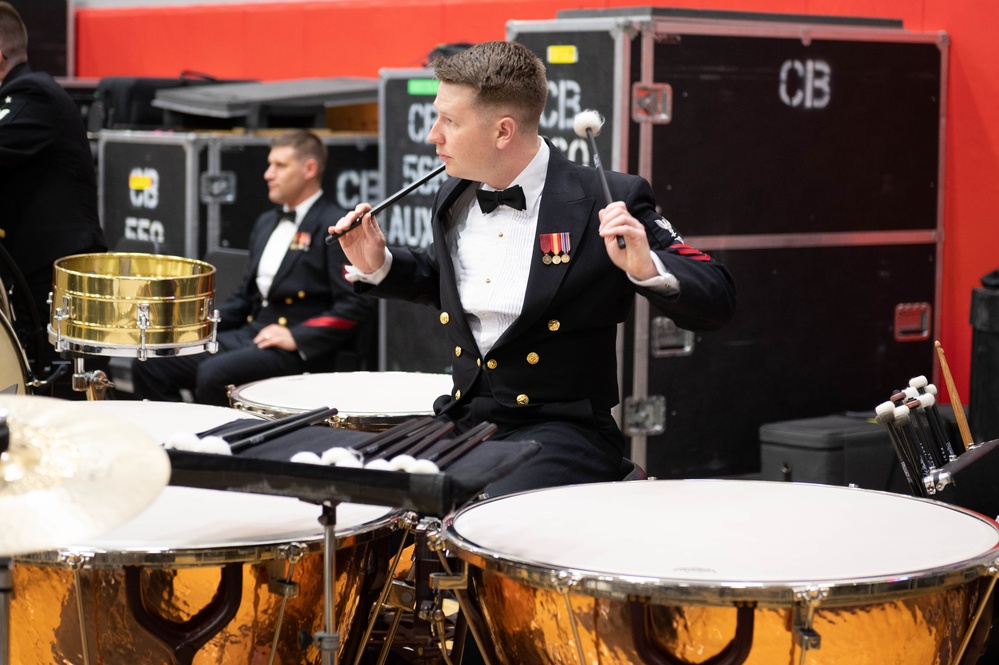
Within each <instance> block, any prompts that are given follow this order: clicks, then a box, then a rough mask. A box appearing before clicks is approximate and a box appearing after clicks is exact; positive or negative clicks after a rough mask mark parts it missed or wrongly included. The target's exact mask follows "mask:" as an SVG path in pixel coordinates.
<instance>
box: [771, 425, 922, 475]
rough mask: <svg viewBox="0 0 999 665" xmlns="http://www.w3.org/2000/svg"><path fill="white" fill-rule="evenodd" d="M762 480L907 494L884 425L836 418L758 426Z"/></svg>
mask: <svg viewBox="0 0 999 665" xmlns="http://www.w3.org/2000/svg"><path fill="white" fill-rule="evenodd" d="M760 479H761V480H783V481H789V482H804V483H822V484H826V485H856V486H858V487H863V488H864V489H870V490H885V491H891V492H898V493H900V494H909V488H908V486H907V484H906V481H905V476H904V475H903V473H902V470H901V467H899V465H898V461H897V460H896V458H895V451H894V450H893V449H892V445H891V439H890V438H889V435H888V431H887V430H886V429H885V427H884V425H879V424H877V423H875V422H872V421H871V420H870V419H869V418H867V417H865V416H859V415H847V414H835V415H828V416H820V417H817V418H801V419H798V420H786V421H783V422H775V423H766V424H764V425H762V426H761V427H760Z"/></svg>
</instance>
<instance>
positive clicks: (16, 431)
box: [0, 395, 170, 556]
mask: <svg viewBox="0 0 999 665" xmlns="http://www.w3.org/2000/svg"><path fill="white" fill-rule="evenodd" d="M4 413H5V414H6V426H7V428H8V429H9V437H8V446H7V449H6V451H3V452H2V453H0V556H14V555H16V554H27V553H30V552H40V551H44V550H49V549H55V548H58V547H60V546H65V545H69V544H70V543H74V542H80V541H81V540H83V539H85V538H90V537H93V536H97V535H100V534H102V533H104V532H105V531H108V530H110V529H112V528H114V527H116V526H118V525H119V524H122V523H124V522H126V521H128V520H129V519H130V518H132V517H134V516H135V515H137V514H138V513H139V512H141V511H142V510H144V509H145V508H146V507H147V506H148V505H149V504H151V503H152V501H153V499H155V498H156V496H157V495H158V494H159V493H160V491H161V490H162V489H163V488H164V487H166V485H167V483H168V482H169V480H170V459H169V457H168V456H167V453H166V451H165V450H164V449H163V448H162V446H160V445H159V443H158V442H156V441H155V440H154V439H153V438H152V437H151V436H150V435H149V434H147V433H146V432H144V431H143V430H141V429H139V428H138V427H137V426H136V425H133V424H131V423H129V422H127V421H125V420H121V419H119V418H115V417H113V416H111V415H107V414H101V413H97V412H95V411H94V410H93V409H86V408H85V407H84V406H83V405H82V404H81V403H76V402H72V401H66V400H61V399H55V398H52V397H41V396H33V395H21V396H13V395H0V415H3V414H4ZM2 429H3V428H2V426H0V431H2ZM0 445H2V442H0Z"/></svg>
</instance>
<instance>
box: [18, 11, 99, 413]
mask: <svg viewBox="0 0 999 665" xmlns="http://www.w3.org/2000/svg"><path fill="white" fill-rule="evenodd" d="M0 81H2V82H0V247H2V248H3V249H4V250H5V254H6V255H9V261H0V279H2V280H3V284H4V287H5V288H7V289H13V294H12V297H11V298H10V302H11V308H12V313H13V316H14V319H15V320H14V321H13V322H12V325H13V327H14V329H15V331H16V332H17V335H18V338H19V340H20V342H21V344H22V345H23V346H24V348H25V350H26V352H27V356H28V360H29V362H30V364H31V365H32V369H33V373H34V374H35V375H36V376H37V377H39V378H46V377H48V376H49V375H50V374H51V372H52V366H53V363H54V362H55V361H56V359H57V355H56V353H55V349H54V348H53V347H52V345H51V344H49V343H48V340H47V337H46V335H45V326H46V323H47V320H48V317H49V306H48V302H47V301H48V295H49V292H50V291H51V290H52V264H53V262H54V261H56V260H57V259H59V258H62V257H64V256H69V255H71V254H86V253H92V252H104V251H107V243H106V242H105V239H104V232H103V230H102V229H101V225H100V222H99V220H98V216H97V173H96V169H95V166H94V158H93V153H92V151H91V149H90V143H89V142H88V140H87V133H86V130H85V128H84V125H83V118H82V116H81V115H80V111H79V109H78V108H77V106H76V104H75V103H74V102H73V100H72V99H71V98H70V96H69V94H68V93H67V92H66V91H65V90H63V89H62V87H60V86H59V84H57V83H56V82H55V80H54V79H53V78H52V77H51V76H49V75H48V74H44V73H41V72H35V71H32V69H31V67H30V65H29V64H28V31H27V29H26V28H25V25H24V22H23V21H22V20H21V16H20V14H19V13H18V12H17V10H16V9H15V8H14V6H13V5H11V4H10V3H9V2H0ZM3 258H7V256H4V257H3ZM11 262H12V263H13V265H11ZM18 276H20V277H23V280H24V283H25V284H26V286H27V289H28V292H27V293H23V292H18V285H19V284H20V281H19V280H18V279H17V277H18ZM62 392H64V393H65V395H63V394H60V396H74V395H73V392H72V391H71V390H69V389H68V387H67V389H66V391H61V393H62ZM75 396H76V397H81V396H82V394H81V393H76V395H75Z"/></svg>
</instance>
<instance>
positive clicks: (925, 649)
mask: <svg viewBox="0 0 999 665" xmlns="http://www.w3.org/2000/svg"><path fill="white" fill-rule="evenodd" d="M443 539H444V541H445V544H446V547H447V549H448V551H449V552H450V553H451V554H452V555H455V556H457V557H459V558H460V559H463V560H464V561H465V562H466V563H467V565H468V567H469V586H470V587H471V588H472V589H474V593H470V594H469V596H470V597H471V598H472V599H473V600H472V601H470V602H473V603H474V605H475V609H476V610H477V612H475V613H473V616H480V617H482V622H483V625H482V626H480V629H481V630H480V633H481V634H486V635H488V636H489V640H488V646H487V650H489V649H492V650H493V652H492V653H491V656H492V657H493V659H494V660H495V661H496V662H499V663H518V665H525V664H530V663H538V664H541V663H552V662H579V659H580V654H582V657H583V660H584V661H585V662H601V663H604V664H608V663H615V664H620V665H624V664H626V663H635V662H643V660H646V659H645V658H644V657H643V656H642V655H641V654H642V653H644V652H643V649H646V648H650V647H649V646H648V645H654V649H659V650H661V651H662V653H661V654H653V655H658V656H659V657H663V658H665V656H664V654H668V655H669V657H671V658H674V659H679V660H678V661H676V662H698V663H700V662H705V659H706V658H709V657H712V656H715V655H717V654H719V653H721V652H722V651H723V650H724V649H726V648H728V645H729V644H734V643H735V642H736V639H735V636H736V635H737V634H739V631H740V630H741V629H742V628H743V625H742V622H743V621H745V625H746V626H748V627H749V630H748V631H743V632H742V634H743V635H747V634H748V635H749V636H750V638H751V647H750V650H749V652H748V656H747V657H746V659H745V661H742V660H739V661H736V662H740V663H742V662H745V664H746V665H773V663H778V662H780V663H784V662H787V663H799V657H803V656H802V654H803V652H802V646H801V645H802V644H803V643H804V641H803V640H802V639H799V638H800V637H801V635H802V634H805V633H797V632H796V631H797V630H798V626H799V624H798V623H797V622H799V621H806V619H807V622H806V623H802V624H801V626H803V627H804V629H807V631H813V632H814V633H815V634H816V635H818V636H819V638H820V639H819V640H817V643H816V644H814V645H812V644H810V645H809V649H808V650H807V653H805V654H804V657H805V660H801V661H800V662H807V663H808V664H809V665H848V664H849V665H882V664H883V663H888V662H892V663H895V662H897V663H907V664H910V665H916V664H919V665H938V664H941V663H952V662H955V660H954V658H955V655H956V654H957V653H959V652H960V651H961V649H962V648H963V647H962V646H961V645H962V642H963V640H964V639H965V638H966V636H967V635H969V634H970V632H971V630H972V629H973V628H974V627H975V626H976V621H977V619H975V617H976V614H977V613H978V612H980V611H981V610H982V608H983V607H984V606H985V603H986V602H987V600H988V598H989V597H990V593H991V588H992V586H991V585H992V584H994V582H995V575H996V569H997V565H996V564H997V561H999V525H997V524H996V523H995V522H994V521H993V520H991V519H988V518H986V517H983V516H981V515H978V514H976V513H972V512H970V511H967V510H965V509H962V508H958V507H954V506H950V505H946V504H942V503H938V502H934V501H928V500H925V499H916V498H912V497H906V496H901V495H897V494H889V493H885V492H874V491H867V490H859V489H854V488H847V487H833V486H828V485H806V484H800V483H768V482H762V481H724V480H715V481H712V480H700V481H695V480H688V481H637V482H619V483H601V484H593V485H577V486H570V487H560V488H554V489H547V490H538V491H534V492H526V493H522V494H516V495H511V496H507V497H499V498H497V499H493V500H490V501H484V502H482V503H479V504H473V505H471V506H469V507H466V508H464V509H462V510H460V511H458V512H457V513H455V514H454V515H453V516H450V517H449V518H448V519H447V520H446V521H445V529H444V533H443ZM570 608H571V609H570ZM985 621H986V622H988V621H989V617H988V616H986V619H985ZM986 625H987V623H986ZM807 631H806V632H807ZM808 634H810V633H808ZM668 660H669V659H668V658H665V659H664V660H662V661H661V662H668ZM657 662H658V661H657Z"/></svg>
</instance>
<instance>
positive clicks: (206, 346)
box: [48, 252, 218, 359]
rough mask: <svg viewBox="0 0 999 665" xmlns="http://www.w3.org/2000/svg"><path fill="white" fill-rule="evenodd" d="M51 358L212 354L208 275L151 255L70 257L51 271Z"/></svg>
mask: <svg viewBox="0 0 999 665" xmlns="http://www.w3.org/2000/svg"><path fill="white" fill-rule="evenodd" d="M50 309H51V311H50V317H51V318H50V321H49V326H48V337H49V341H50V342H51V343H52V344H53V345H54V346H55V349H56V351H73V352H77V353H84V354H93V355H103V356H122V357H130V358H136V357H137V358H142V359H145V358H147V357H151V356H181V355H188V354H192V353H201V352H203V351H206V350H207V351H209V352H213V351H214V350H215V348H216V344H217V343H216V341H215V336H216V330H217V326H218V316H217V314H216V313H215V268H214V267H212V266H211V265H210V264H208V263H205V262H204V261H196V260H193V259H186V258H182V257H179V256H162V255H155V254H128V253H115V252H109V253H104V254H75V255H73V256H66V257H63V258H61V259H59V260H57V261H56V262H55V263H54V264H53V269H52V305H51V307H50Z"/></svg>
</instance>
